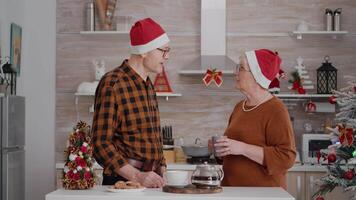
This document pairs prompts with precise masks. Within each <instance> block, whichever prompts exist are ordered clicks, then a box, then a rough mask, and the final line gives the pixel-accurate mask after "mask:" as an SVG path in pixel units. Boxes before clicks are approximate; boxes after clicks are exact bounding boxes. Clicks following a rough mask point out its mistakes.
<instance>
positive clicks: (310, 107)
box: [305, 101, 316, 112]
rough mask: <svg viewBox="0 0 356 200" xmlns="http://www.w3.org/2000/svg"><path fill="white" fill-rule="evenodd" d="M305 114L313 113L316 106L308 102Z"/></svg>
mask: <svg viewBox="0 0 356 200" xmlns="http://www.w3.org/2000/svg"><path fill="white" fill-rule="evenodd" d="M305 111H306V112H315V111H316V105H315V103H314V102H312V101H309V102H308V103H307V105H306V107H305Z"/></svg>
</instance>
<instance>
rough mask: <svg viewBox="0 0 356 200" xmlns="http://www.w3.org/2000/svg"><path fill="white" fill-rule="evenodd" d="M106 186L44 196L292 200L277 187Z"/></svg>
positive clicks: (51, 199)
mask: <svg viewBox="0 0 356 200" xmlns="http://www.w3.org/2000/svg"><path fill="white" fill-rule="evenodd" d="M106 187H107V186H96V187H95V188H93V189H90V190H64V189H58V190H56V191H54V192H51V193H49V194H47V195H46V200H94V199H95V200H121V199H122V200H176V199H177V200H180V199H182V200H183V199H184V200H187V199H194V200H210V199H211V200H213V199H214V200H294V197H292V196H291V195H290V194H289V193H288V192H286V191H285V190H284V189H282V188H278V187H224V188H223V192H221V193H217V194H172V193H165V192H162V189H146V190H144V191H142V192H122V193H111V192H107V191H106V190H105V189H106Z"/></svg>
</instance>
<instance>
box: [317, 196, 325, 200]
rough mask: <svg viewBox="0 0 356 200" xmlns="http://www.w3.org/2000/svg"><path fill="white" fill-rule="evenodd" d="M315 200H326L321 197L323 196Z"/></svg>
mask: <svg viewBox="0 0 356 200" xmlns="http://www.w3.org/2000/svg"><path fill="white" fill-rule="evenodd" d="M315 200H324V198H323V197H321V196H319V197H317V198H316V199H315Z"/></svg>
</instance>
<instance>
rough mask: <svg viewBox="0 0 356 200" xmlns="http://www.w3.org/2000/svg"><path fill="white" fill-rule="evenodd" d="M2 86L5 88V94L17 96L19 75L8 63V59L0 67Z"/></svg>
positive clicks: (0, 82) (0, 83)
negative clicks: (17, 78)
mask: <svg viewBox="0 0 356 200" xmlns="http://www.w3.org/2000/svg"><path fill="white" fill-rule="evenodd" d="M0 67H1V70H0V85H3V86H5V89H4V91H2V92H4V93H6V94H13V95H15V94H16V77H17V73H16V70H14V69H13V68H12V67H11V64H10V63H9V61H8V58H6V59H5V62H4V63H2V64H1V65H0Z"/></svg>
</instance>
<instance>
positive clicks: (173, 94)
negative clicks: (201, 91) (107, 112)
mask: <svg viewBox="0 0 356 200" xmlns="http://www.w3.org/2000/svg"><path fill="white" fill-rule="evenodd" d="M74 95H75V96H94V95H95V93H80V92H77V93H75V94H74ZM156 95H157V97H166V98H167V99H168V97H180V96H182V94H178V93H170V92H157V93H156Z"/></svg>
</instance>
